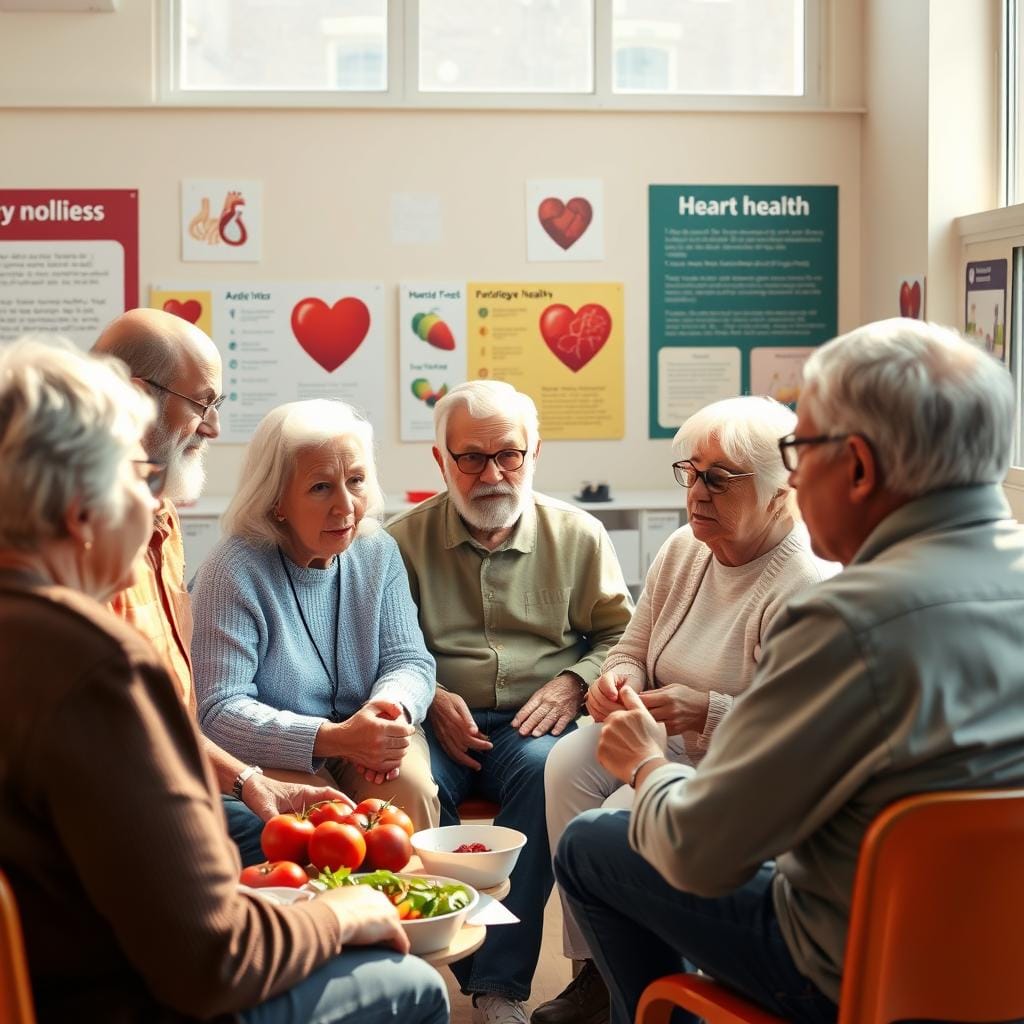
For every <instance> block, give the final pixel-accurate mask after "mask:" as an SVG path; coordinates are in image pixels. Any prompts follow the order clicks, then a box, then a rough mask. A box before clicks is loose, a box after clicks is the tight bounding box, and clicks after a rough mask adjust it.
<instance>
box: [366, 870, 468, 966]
mask: <svg viewBox="0 0 1024 1024" xmlns="http://www.w3.org/2000/svg"><path fill="white" fill-rule="evenodd" d="M361 874H362V872H361V873H360V874H359V875H353V876H352V877H353V878H359V877H360V875H361ZM395 874H397V875H398V877H399V878H425V879H426V880H427V881H428V882H441V883H442V884H444V885H461V886H462V887H463V888H464V889H466V890H467V891H468V892H469V897H470V899H469V903H468V904H467V905H466V906H464V907H463V908H462V909H461V910H455V911H453V912H452V913H450V914H441V915H440V916H439V917H426V918H419V919H418V920H416V921H403V922H402V927H403V928H404V929H405V934H406V935H408V936H409V952H410V953H414V954H415V955H416V956H423V955H424V954H425V953H436V952H437V950H439V949H445V948H446V947H448V946H450V945H451V944H452V939H454V938H455V936H456V934H457V932H458V930H459V929H460V928H461V927H462V926H463V925H464V924H465V923H466V915H467V914H469V913H470V912H471V911H472V910H474V909H475V908H476V905H477V903H479V902H480V894H479V893H478V892H477V891H476V889H474V888H473V886H471V885H466V883H465V882H463V881H462V880H461V879H460V878H448V877H446V876H444V875H428V874H426V873H424V872H418V871H416V872H414V871H396V872H395Z"/></svg>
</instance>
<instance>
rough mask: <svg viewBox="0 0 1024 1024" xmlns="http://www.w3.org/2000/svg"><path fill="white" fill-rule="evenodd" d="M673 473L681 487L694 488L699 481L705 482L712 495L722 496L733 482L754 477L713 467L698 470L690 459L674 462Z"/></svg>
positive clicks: (750, 474) (749, 474)
mask: <svg viewBox="0 0 1024 1024" xmlns="http://www.w3.org/2000/svg"><path fill="white" fill-rule="evenodd" d="M672 472H673V473H675V477H676V483H677V484H679V485H680V486H681V487H692V486H693V485H694V484H695V483H696V482H697V481H698V480H703V481H704V486H705V487H706V488H707V489H708V490H709V491H710V492H711V493H712V494H721V493H722V492H723V491H726V490H728V488H729V485H730V484H731V483H732V482H733V480H742V479H744V477H748V476H753V475H754V474H753V473H730V472H729V471H728V470H727V469H719V468H718V467H717V466H712V467H711V468H710V469H698V468H697V467H696V466H695V465H694V464H693V463H692V462H691V461H690V460H689V459H683V461H682V462H673V463H672Z"/></svg>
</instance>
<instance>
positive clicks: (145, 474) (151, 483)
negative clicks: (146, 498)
mask: <svg viewBox="0 0 1024 1024" xmlns="http://www.w3.org/2000/svg"><path fill="white" fill-rule="evenodd" d="M132 465H133V466H134V467H135V472H136V474H138V477H139V479H140V480H141V481H143V483H145V485H146V486H147V487H148V488H149V493H150V494H152V495H153V497H154V498H159V497H160V495H161V494H163V493H164V484H166V483H167V463H166V462H149V461H147V460H146V459H132Z"/></svg>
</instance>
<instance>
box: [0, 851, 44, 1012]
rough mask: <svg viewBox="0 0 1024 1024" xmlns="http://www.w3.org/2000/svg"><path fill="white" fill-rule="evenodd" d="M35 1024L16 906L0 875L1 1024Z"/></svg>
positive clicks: (8, 886) (12, 895) (12, 893)
mask: <svg viewBox="0 0 1024 1024" xmlns="http://www.w3.org/2000/svg"><path fill="white" fill-rule="evenodd" d="M35 1021H36V1014H35V1009H34V1008H33V1003H32V986H31V984H30V982H29V975H28V961H27V960H26V959H25V939H24V936H23V935H22V933H21V919H20V918H19V917H18V905H17V904H16V903H15V902H14V890H13V889H11V885H10V882H8V881H7V876H6V875H5V874H4V873H3V872H2V871H0V1024H35Z"/></svg>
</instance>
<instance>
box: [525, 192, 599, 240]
mask: <svg viewBox="0 0 1024 1024" xmlns="http://www.w3.org/2000/svg"><path fill="white" fill-rule="evenodd" d="M537 216H538V217H539V218H540V226H541V227H542V228H543V229H544V230H545V231H546V232H547V233H548V234H549V235H550V236H551V237H552V238H553V239H554V240H555V242H556V244H558V245H560V246H561V247H562V248H563V249H568V248H569V246H571V245H572V244H573V243H574V242H577V241H579V238H580V235H582V234H583V232H584V231H586V230H587V228H588V226H589V225H590V221H591V218H592V217H593V216H594V210H593V207H592V206H591V205H590V203H588V202H587V200H586V199H583V198H581V197H580V196H576V197H575V198H574V199H570V200H569V202H567V203H563V202H562V200H561V199H555V198H554V197H553V196H549V197H548V198H547V199H545V200H544V201H543V202H542V203H541V204H540V206H538V207H537Z"/></svg>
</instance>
